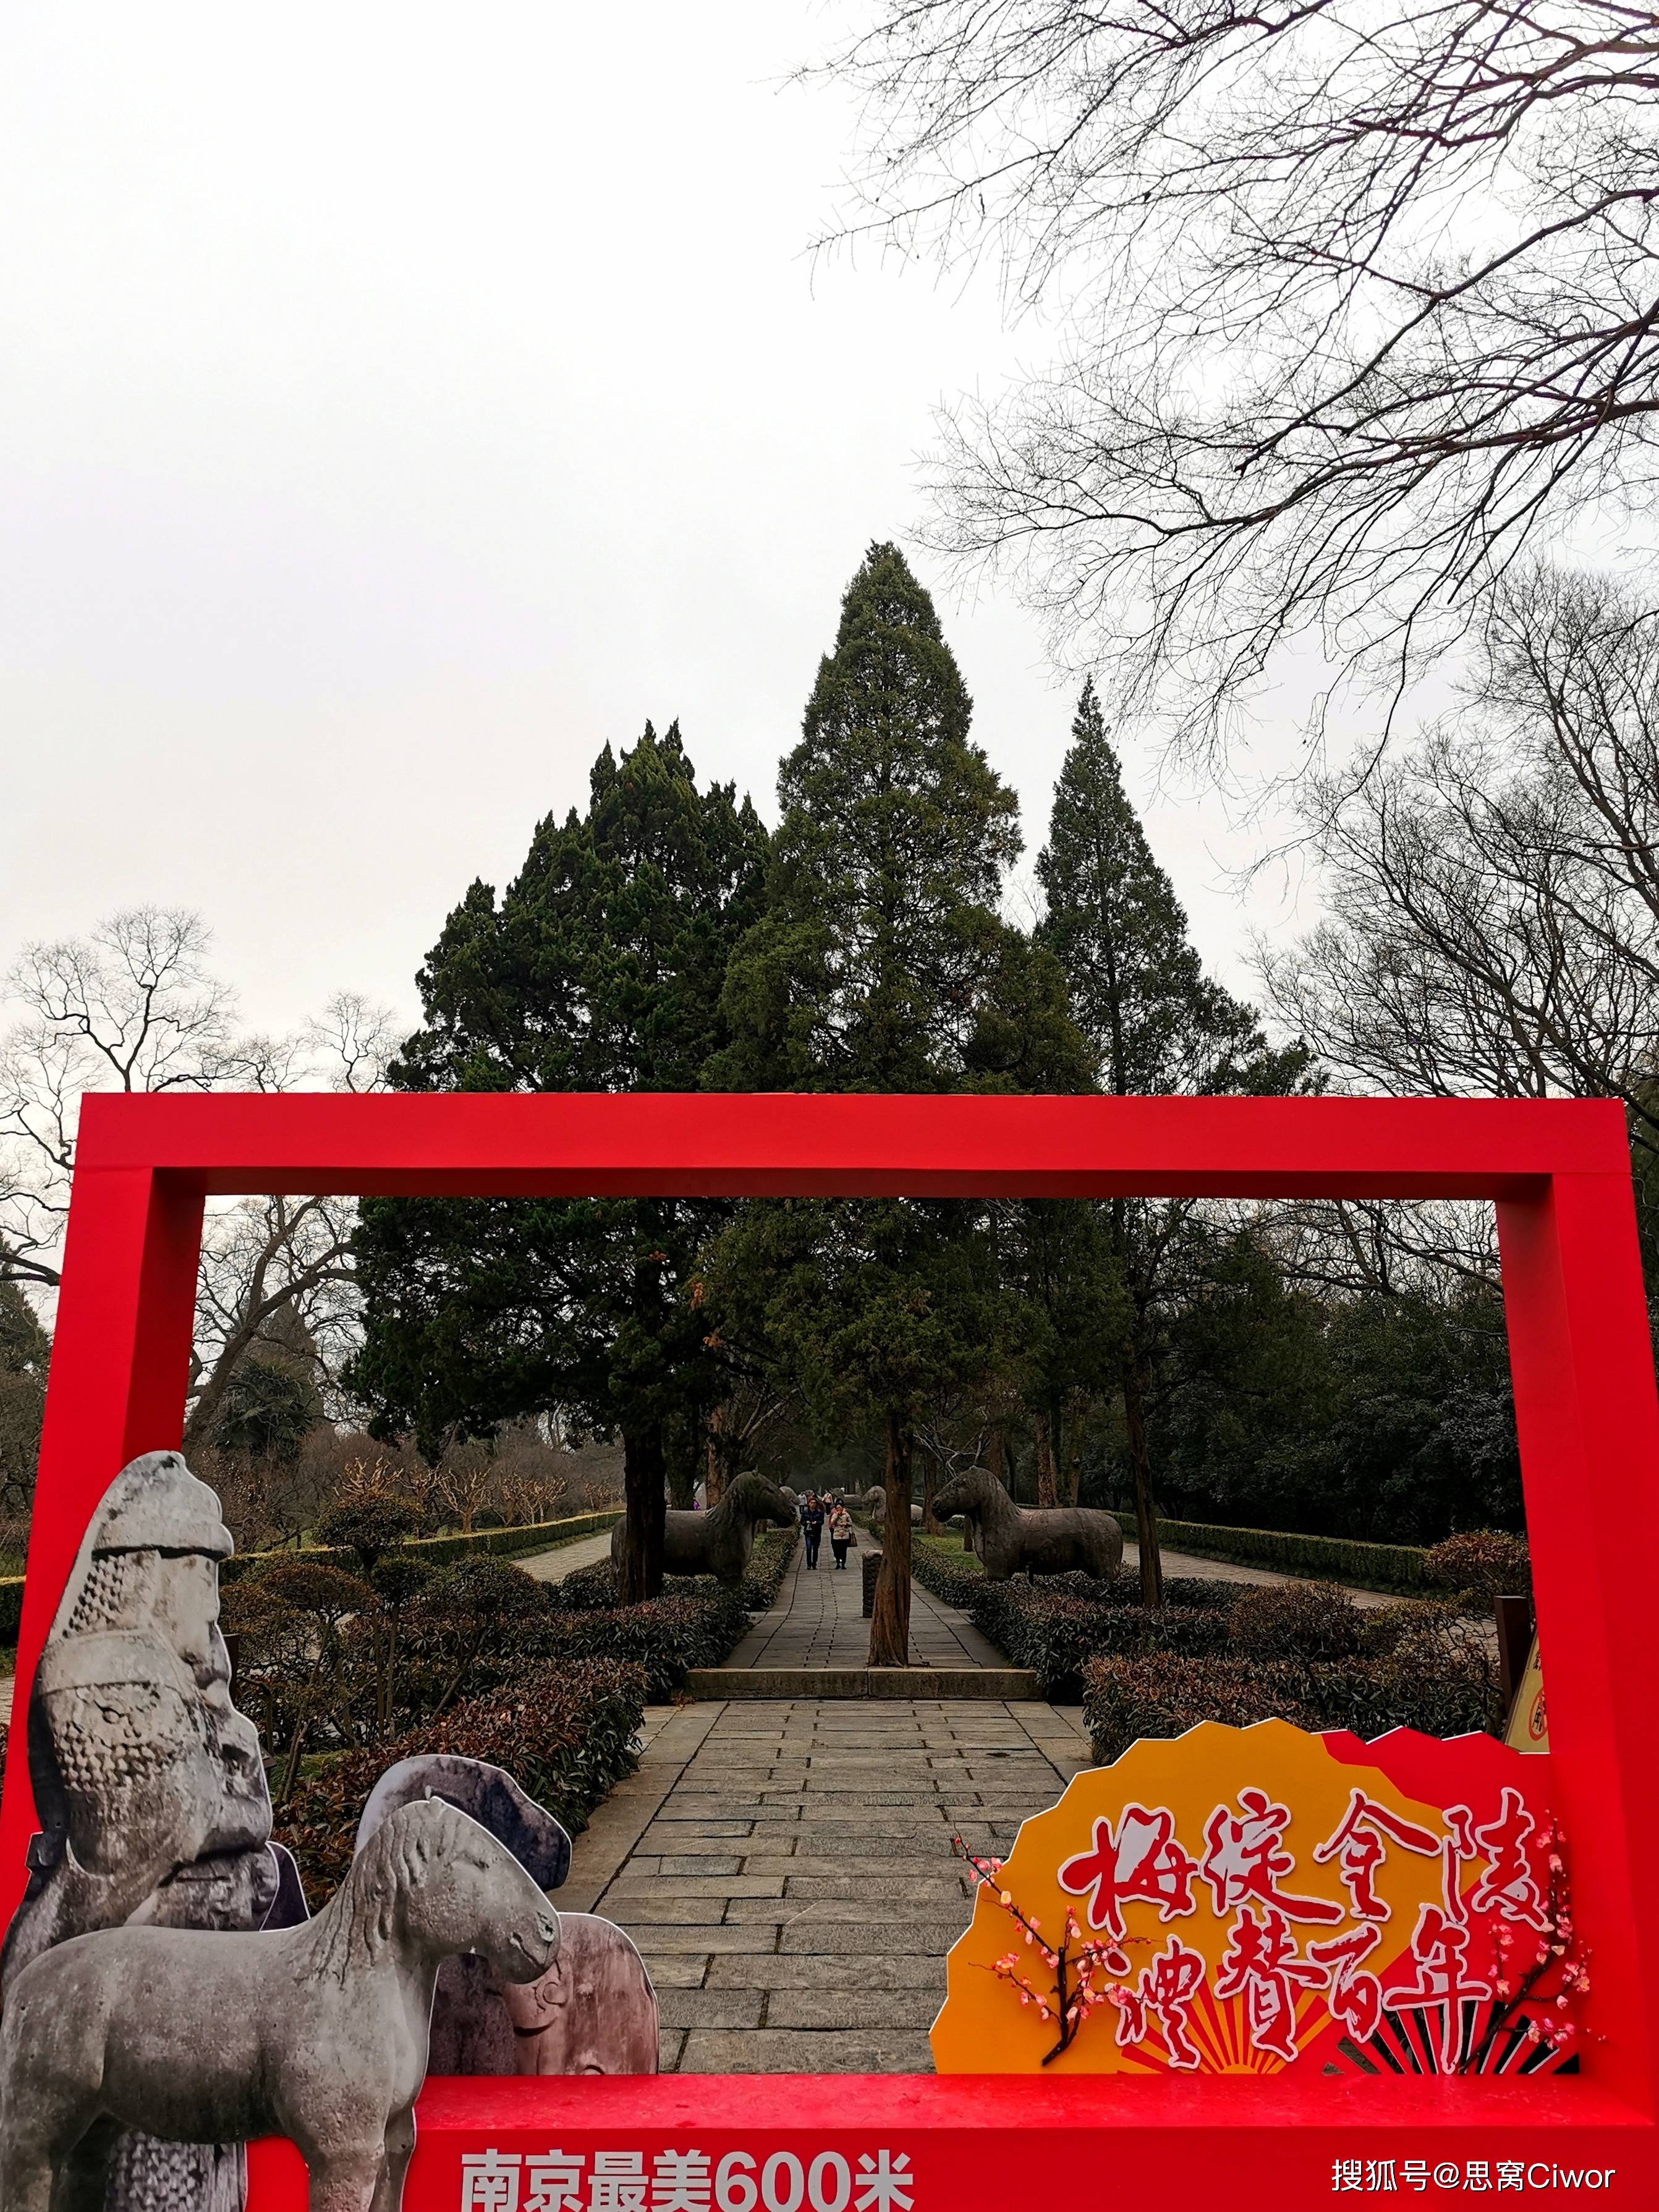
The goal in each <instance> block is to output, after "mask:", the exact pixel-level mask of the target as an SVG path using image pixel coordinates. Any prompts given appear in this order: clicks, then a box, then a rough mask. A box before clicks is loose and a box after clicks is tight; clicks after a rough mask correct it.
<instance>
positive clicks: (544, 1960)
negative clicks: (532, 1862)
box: [345, 1797, 559, 1982]
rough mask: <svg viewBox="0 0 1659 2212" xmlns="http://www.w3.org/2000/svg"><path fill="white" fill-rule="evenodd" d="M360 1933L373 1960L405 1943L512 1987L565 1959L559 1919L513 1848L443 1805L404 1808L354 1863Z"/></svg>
mask: <svg viewBox="0 0 1659 2212" xmlns="http://www.w3.org/2000/svg"><path fill="white" fill-rule="evenodd" d="M345 1886H346V1889H347V1890H348V1891H349V1893H351V1899H350V1904H351V1917H352V1922H353V1934H354V1936H356V1937H359V1938H361V1939H362V1942H364V1943H365V1944H366V1945H367V1947H368V1949H369V1951H370V1952H371V1953H373V1952H374V1951H375V1950H376V1949H377V1948H384V1947H385V1946H386V1944H388V1943H391V1942H395V1941H396V1940H397V1939H398V1936H402V1937H403V1938H404V1941H406V1942H410V1944H411V1945H412V1946H414V1947H416V1948H421V1949H423V1950H425V1951H426V1952H427V1954H428V1956H432V1957H435V1958H440V1959H446V1958H453V1957H454V1956H455V1955H456V1954H458V1953H460V1952H468V1951H471V1952H477V1954H479V1955H480V1956H481V1957H483V1958H484V1959H487V1960H489V1964H490V1966H492V1967H493V1968H494V1970H495V1973H496V1974H497V1976H498V1977H499V1978H501V1980H502V1981H504V1982H533V1981H534V1980H535V1979H536V1978H537V1977H538V1975H539V1974H543V1973H545V1972H546V1971H547V1969H548V1967H549V1966H550V1965H551V1964H552V1962H553V1960H554V1959H555V1958H556V1956H557V1954H558V1948H559V1916H558V1914H557V1913H556V1912H555V1911H554V1910H553V1908H552V1906H551V1905H550V1904H549V1903H548V1901H547V1899H546V1898H545V1897H544V1895H543V1894H542V1893H541V1891H540V1890H539V1889H538V1887H536V1884H535V1883H534V1882H533V1881H532V1880H531V1878H530V1876H529V1875H527V1874H526V1872H525V1870H524V1869H523V1868H522V1867H521V1866H520V1864H519V1862H518V1861H517V1859H515V1858H514V1857H513V1854H512V1852H511V1851H509V1850H507V1847H506V1846H505V1844H498V1843H497V1842H496V1840H495V1838H494V1836H492V1835H491V1834H490V1833H489V1830H488V1829H487V1828H483V1827H480V1826H479V1825H478V1823H477V1821H476V1820H472V1819H471V1818H470V1817H469V1816H468V1815H467V1814H465V1813H463V1812H460V1811H459V1810H458V1809H457V1808H456V1807H454V1806H453V1805H450V1804H447V1803H446V1802H444V1800H443V1799H442V1798H441V1797H422V1798H421V1799H419V1800H417V1801H416V1802H415V1803H413V1804H410V1805H400V1806H399V1807H398V1810H397V1811H396V1812H395V1813H393V1814H391V1815H390V1816H389V1818H387V1819H386V1820H384V1821H382V1822H381V1824H380V1826H379V1827H378V1828H377V1829H376V1830H375V1832H374V1834H373V1835H372V1836H371V1837H370V1838H369V1839H368V1842H367V1843H366V1844H364V1845H363V1848H362V1850H360V1851H359V1852H358V1854H357V1856H356V1858H355V1859H353V1861H352V1863H351V1871H350V1873H349V1875H347V1877H346V1885H345Z"/></svg>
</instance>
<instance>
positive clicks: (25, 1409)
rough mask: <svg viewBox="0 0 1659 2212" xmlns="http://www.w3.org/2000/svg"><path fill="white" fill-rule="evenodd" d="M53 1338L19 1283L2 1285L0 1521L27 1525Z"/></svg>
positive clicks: (0, 1317)
mask: <svg viewBox="0 0 1659 2212" xmlns="http://www.w3.org/2000/svg"><path fill="white" fill-rule="evenodd" d="M51 1358H52V1339H51V1338H50V1337H49V1336H48V1335H47V1334H46V1331H45V1329H44V1328H41V1326H40V1322H39V1321H37V1320H36V1318H35V1314H34V1309H33V1306H32V1305H30V1304H29V1302H28V1300H27V1298H26V1297H24V1296H23V1293H22V1292H21V1291H20V1290H19V1289H18V1287H17V1285H16V1284H15V1283H9V1282H5V1281H3V1280H0V1518H3V1519H5V1520H7V1521H14V1522H19V1521H26V1520H27V1518H28V1514H29V1509H30V1507H31V1505H32V1504H33V1498H34V1464H35V1460H36V1458H37V1457H38V1455H39V1453H40V1420H41V1416H42V1414H43V1413H45V1411H46V1369H47V1366H48V1364H50V1361H51Z"/></svg>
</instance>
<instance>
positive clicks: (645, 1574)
mask: <svg viewBox="0 0 1659 2212" xmlns="http://www.w3.org/2000/svg"><path fill="white" fill-rule="evenodd" d="M623 1500H624V1502H625V1504H626V1506H627V1519H626V1521H625V1522H624V1524H623V1555H622V1571H621V1572H620V1574H619V1575H618V1576H617V1596H618V1597H619V1599H620V1600H621V1601H622V1603H623V1605H641V1604H643V1603H644V1601H645V1600H646V1599H647V1598H651V1597H660V1596H661V1595H662V1539H663V1515H664V1513H665V1510H666V1505H667V1499H666V1496H665V1463H664V1456H663V1448H662V1429H661V1426H660V1425H659V1423H657V1422H654V1421H653V1422H651V1423H649V1424H648V1425H647V1426H646V1427H644V1428H641V1429H624V1430H623Z"/></svg>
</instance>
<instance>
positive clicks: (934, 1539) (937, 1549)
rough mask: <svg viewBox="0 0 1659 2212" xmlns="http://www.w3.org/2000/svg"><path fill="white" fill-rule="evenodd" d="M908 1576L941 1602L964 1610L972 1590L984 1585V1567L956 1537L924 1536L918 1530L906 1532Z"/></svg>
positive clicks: (969, 1600) (970, 1599)
mask: <svg viewBox="0 0 1659 2212" xmlns="http://www.w3.org/2000/svg"><path fill="white" fill-rule="evenodd" d="M910 1579H911V1581H912V1582H916V1583H921V1587H922V1588H923V1589H925V1590H926V1591H927V1593H928V1595H930V1596H931V1597H936V1598H938V1600H939V1602H940V1604H941V1605H954V1606H959V1607H962V1609H963V1611H964V1612H965V1611H966V1610H967V1608H968V1607H969V1604H970V1602H971V1601H972V1600H973V1597H974V1595H975V1591H978V1590H982V1589H986V1588H987V1583H986V1580H985V1570H984V1568H983V1567H981V1565H980V1563H979V1561H978V1560H977V1559H975V1556H974V1554H973V1553H971V1552H964V1551H963V1548H962V1545H961V1543H960V1541H958V1540H957V1538H955V1537H951V1538H949V1539H946V1538H944V1537H939V1536H924V1535H923V1534H921V1530H920V1529H912V1531H911V1533H910Z"/></svg>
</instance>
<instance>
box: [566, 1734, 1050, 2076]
mask: <svg viewBox="0 0 1659 2212" xmlns="http://www.w3.org/2000/svg"><path fill="white" fill-rule="evenodd" d="M646 1738H647V1740H646V1742H645V1747H644V1753H643V1756H642V1758H641V1763H640V1769H639V1771H638V1773H637V1774H635V1775H634V1776H633V1777H632V1778H630V1779H629V1781H627V1782H625V1783H623V1784H621V1785H620V1786H619V1787H618V1788H617V1790H613V1791H612V1793H611V1796H610V1797H609V1798H608V1799H607V1801H606V1802H605V1804H604V1805H603V1806H601V1807H600V1808H599V1812H598V1813H597V1814H595V1815H594V1818H593V1820H592V1825H591V1826H590V1827H589V1828H588V1829H587V1831H586V1833H585V1834H583V1835H582V1836H580V1837H579V1838H578V1839H577V1842H576V1847H575V1851H574V1858H573V1863H572V1868H571V1874H570V1879H569V1881H568V1883H567V1885H566V1887H564V1889H562V1891H561V1892H560V1893H559V1902H560V1903H561V1904H562V1905H568V1907H569V1908H570V1909H571V1910H573V1911H599V1912H602V1913H604V1914H605V1917H607V1918H609V1919H611V1920H615V1921H617V1922H619V1923H620V1924H621V1925H622V1926H623V1927H624V1928H626V1929H627V1930H628V1931H629V1934H630V1935H631V1936H633V1938H634V1940H635V1942H636V1943H637V1944H638V1945H639V1947H640V1949H641V1952H642V1953H643V1954H644V1956H645V1959H646V1961H647V1965H648V1966H649V1967H650V1970H651V1974H652V1978H653V1981H654V1982H655V1983H656V1985H657V1990H658V1995H659V2001H660V2003H661V2008H662V2021H663V2044H662V2063H663V2066H664V2069H665V2070H667V2071H673V2070H678V2071H682V2072H686V2073H727V2072H730V2073H777V2072H786V2073H832V2074H833V2073H925V2072H928V2071H930V2070H931V2068H932V2057H931V2054H930V2052H929V2049H928V2044H927V2026H928V2023H929V2021H931V2020H932V2019H933V2015H934V2014H935V2013H936V2012H937V2011H938V2009H939V2004H940V2002H942V2000H943V1997H944V1994H945V1952H946V1951H947V1950H948V1949H949V1948H950V1947H951V1944H952V1943H953V1942H955V1941H956V1938H957V1936H958V1935H960V1934H961V1932H962V1930H963V1928H965V1927H966V1925H967V1923H968V1919H969V1913H970V1911H971V1902H970V1898H969V1877H968V1875H967V1874H966V1870H965V1869H964V1868H963V1865H962V1863H961V1862H960V1861H959V1860H957V1859H956V1858H955V1857H953V1856H952V1854H951V1836H952V1834H953V1833H960V1834H961V1835H962V1836H963V1839H964V1841H965V1842H967V1844H969V1846H970V1847H971V1848H973V1849H975V1850H988V1849H992V1848H995V1847H1003V1848H1006V1845H1007V1844H1010V1843H1012V1840H1013V1837H1014V1833H1015V1832H1016V1830H1017V1829H1018V1826H1019V1823H1020V1821H1021V1820H1024V1818H1025V1817H1026V1815H1027V1814H1031V1813H1036V1812H1039V1811H1041V1810H1042V1808H1044V1807H1046V1806H1048V1805H1051V1804H1052V1803H1053V1802H1054V1800H1055V1798H1056V1797H1058V1796H1059V1795H1060V1791H1061V1790H1062V1789H1063V1788H1064V1787H1065V1785H1066V1782H1068V1781H1069V1780H1070V1778H1071V1777H1072V1776H1073V1774H1074V1773H1075V1772H1076V1771H1078V1769H1079V1767H1080V1766H1084V1765H1087V1764H1088V1763H1089V1747H1088V1741H1087V1739H1086V1737H1085V1735H1084V1734H1083V1730H1082V1727H1081V1724H1080V1723H1079V1721H1078V1720H1077V1719H1076V1718H1075V1717H1073V1716H1072V1715H1070V1714H1069V1713H1066V1712H1063V1711H1059V1710H1057V1709H1056V1708H1055V1707H1054V1706H1052V1705H1041V1704H1036V1703H1030V1704H1010V1705H1004V1704H998V1703H994V1702H980V1701H975V1702H972V1703H965V1702H964V1703H961V1704H955V1703H948V1702H936V1701H924V1700H921V1699H917V1700H915V1701H909V1702H894V1703H890V1704H870V1703H866V1701H864V1700H863V1699H857V1700H851V1701H846V1702H840V1703H837V1702H834V1701H831V1700H829V1699H797V1700H790V1701H785V1700H778V1701H776V1702H770V1701H768V1702H757V1703H747V1702H745V1703H742V1704H733V1703H728V1702H726V1701H724V1700H721V1701H719V1702H714V1703H710V1704H707V1705H684V1706H681V1707H678V1709H674V1710H669V1709H666V1708H659V1709H655V1710H653V1712H652V1713H651V1714H650V1715H649V1716H648V1717H647V1728H646Z"/></svg>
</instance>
